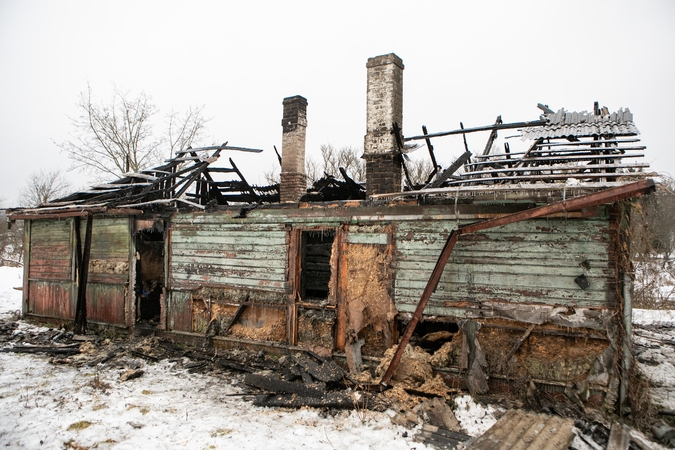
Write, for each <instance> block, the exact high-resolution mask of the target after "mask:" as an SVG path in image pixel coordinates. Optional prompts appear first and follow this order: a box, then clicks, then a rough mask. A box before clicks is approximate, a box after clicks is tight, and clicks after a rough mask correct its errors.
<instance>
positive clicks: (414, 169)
mask: <svg viewBox="0 0 675 450" xmlns="http://www.w3.org/2000/svg"><path fill="white" fill-rule="evenodd" d="M406 167H407V168H408V175H410V181H411V182H412V184H413V185H420V184H425V183H426V182H427V178H429V175H430V174H431V172H432V171H433V170H434V165H433V164H432V163H431V160H429V159H411V160H409V161H406Z"/></svg>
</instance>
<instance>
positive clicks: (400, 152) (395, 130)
mask: <svg viewBox="0 0 675 450" xmlns="http://www.w3.org/2000/svg"><path fill="white" fill-rule="evenodd" d="M392 133H394V137H395V138H396V148H397V150H398V155H399V158H401V166H403V173H404V174H405V181H406V183H408V187H409V188H410V189H414V185H413V183H412V181H411V180H410V174H409V173H408V165H407V164H406V163H405V156H403V137H402V134H401V128H400V127H399V125H398V123H397V122H394V123H393V125H392Z"/></svg>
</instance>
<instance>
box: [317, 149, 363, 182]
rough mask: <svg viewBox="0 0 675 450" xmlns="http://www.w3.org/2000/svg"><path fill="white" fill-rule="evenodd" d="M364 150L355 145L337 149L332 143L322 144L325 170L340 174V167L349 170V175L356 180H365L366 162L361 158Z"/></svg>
mask: <svg viewBox="0 0 675 450" xmlns="http://www.w3.org/2000/svg"><path fill="white" fill-rule="evenodd" d="M362 153H363V151H362V150H357V149H356V148H354V147H350V146H347V147H340V148H339V149H336V148H335V147H333V146H332V145H331V144H326V145H322V146H321V158H322V160H323V161H322V162H323V172H325V173H327V174H329V175H333V176H339V174H340V167H343V168H344V169H345V170H346V171H347V175H349V176H350V177H351V178H353V179H354V180H356V181H365V179H366V162H365V160H363V159H362V158H361V154H362Z"/></svg>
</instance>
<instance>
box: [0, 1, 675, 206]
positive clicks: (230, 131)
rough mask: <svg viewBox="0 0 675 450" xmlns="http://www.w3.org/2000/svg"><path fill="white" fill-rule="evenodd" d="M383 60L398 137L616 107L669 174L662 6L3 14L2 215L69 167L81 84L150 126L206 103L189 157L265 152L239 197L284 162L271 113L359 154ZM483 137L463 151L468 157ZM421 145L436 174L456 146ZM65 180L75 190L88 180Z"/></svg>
mask: <svg viewBox="0 0 675 450" xmlns="http://www.w3.org/2000/svg"><path fill="white" fill-rule="evenodd" d="M390 52H393V53H396V54H397V55H398V56H400V57H401V58H402V59H403V62H404V64H405V71H404V119H403V132H404V135H406V136H411V135H416V134H420V131H421V126H422V125H426V126H427V127H428V129H429V132H436V131H444V130H453V129H456V128H459V122H460V121H461V122H463V123H464V125H465V126H466V127H473V126H480V125H487V124H490V123H492V122H494V120H495V118H496V116H497V115H499V114H501V115H502V117H503V120H504V121H505V122H517V121H524V120H535V119H537V118H538V117H539V113H540V111H539V110H538V109H537V108H536V104H537V103H538V102H541V103H545V104H548V105H549V106H550V107H551V108H552V109H554V110H557V109H559V108H561V107H564V108H565V109H567V110H572V111H583V110H592V107H593V102H594V101H596V100H597V101H599V102H600V104H601V105H602V106H607V107H608V108H609V110H610V111H615V110H617V109H619V108H620V107H624V108H625V107H629V108H630V110H631V111H632V112H633V113H634V115H635V124H636V125H637V127H638V128H639V129H640V131H641V133H642V134H641V136H640V137H641V138H642V142H643V144H644V145H647V152H646V161H647V162H649V163H650V164H651V167H652V169H654V170H656V171H659V172H668V173H671V174H675V156H673V152H675V149H673V145H672V139H671V138H670V134H672V130H673V125H672V124H671V123H670V122H668V121H669V117H670V114H672V113H669V112H668V111H669V110H670V107H671V106H672V105H673V104H675V2H674V1H672V0H663V1H648V0H647V1H639V2H638V1H589V0H584V1H569V0H567V1H564V2H560V1H558V2H542V1H466V2H451V1H438V2H431V1H429V2H427V1H417V2H398V1H393V0H388V1H381V2H380V1H364V0H360V1H354V2H352V1H344V0H343V1H340V2H318V1H312V2H310V1H307V2H301V1H260V2H256V1H236V2H235V1H224V2H215V1H213V2H199V1H190V2H172V1H167V0H162V1H138V0H136V1H119V0H116V1H105V2H103V1H92V0H88V1H79V0H74V1H63V0H61V1H31V0H20V1H19V0H0V67H1V69H0V99H1V102H2V103H1V106H0V147H1V148H2V155H3V157H4V164H3V168H4V170H3V171H2V176H0V197H2V198H3V199H4V206H12V205H13V204H14V202H15V201H16V198H17V194H18V191H19V189H20V188H21V187H23V186H24V184H25V180H26V178H27V176H28V175H29V174H30V173H31V172H35V171H38V170H40V169H52V168H62V169H64V170H65V169H67V168H68V167H69V164H70V161H69V160H68V158H67V155H65V154H63V153H60V151H59V149H58V147H57V146H56V145H55V144H54V141H55V142H62V141H64V140H65V139H67V138H68V134H69V132H71V131H72V128H71V125H70V122H69V118H68V117H74V116H76V115H77V109H76V102H77V100H78V96H79V93H80V92H82V91H84V90H85V89H86V87H87V83H89V84H90V85H91V87H92V89H93V92H94V95H95V96H96V97H97V98H99V99H101V100H106V99H109V98H110V93H111V91H112V86H113V83H114V84H116V85H117V86H118V87H119V88H120V89H122V90H125V91H130V92H131V93H132V94H134V93H136V94H137V93H139V92H141V91H144V92H145V93H146V94H148V95H150V96H151V97H152V99H153V102H154V104H155V105H156V106H157V107H158V108H159V109H160V110H161V111H163V112H168V111H169V110H170V109H172V108H173V109H175V110H178V111H183V110H185V109H187V108H188V107H189V106H190V105H194V106H201V105H203V106H204V114H205V115H206V116H207V117H209V118H211V121H210V122H209V124H208V132H207V138H206V139H205V140H204V142H202V143H201V144H204V145H209V144H212V143H222V142H224V141H229V143H230V144H231V145H238V146H247V147H256V148H262V149H264V152H263V153H262V154H260V155H254V156H253V155H245V154H241V153H232V154H228V155H226V156H231V157H232V158H233V159H234V160H235V162H236V163H237V164H238V165H239V166H240V168H242V169H243V172H244V174H245V175H246V176H247V178H249V179H250V180H252V181H254V182H263V179H262V177H261V176H260V175H261V174H262V171H263V170H268V169H269V168H271V167H273V165H274V164H275V162H276V156H275V155H274V151H273V147H272V146H273V145H276V146H277V147H278V148H281V131H282V130H281V114H282V104H281V102H282V100H283V98H284V97H288V96H292V95H302V96H304V97H305V98H307V99H308V102H309V106H308V123H309V125H308V129H307V149H308V153H309V154H310V155H314V154H317V153H318V149H319V147H320V146H321V144H326V143H330V144H333V145H335V146H338V147H340V146H347V145H350V146H358V147H362V146H363V135H364V134H365V101H366V99H365V93H366V68H365V65H366V61H367V59H368V57H372V56H377V55H381V54H385V53H390ZM162 117H163V116H162V115H160V116H158V119H159V122H158V126H157V127H156V131H157V132H158V133H159V132H160V131H161V130H160V126H159V125H162ZM509 134H514V133H513V132H508V131H507V132H504V135H509ZM486 139H487V135H476V136H472V138H471V140H470V141H469V146H470V148H471V150H473V151H481V150H482V146H484V142H485V140H486ZM434 144H435V147H436V149H437V154H438V156H439V159H440V160H441V161H450V160H451V159H452V158H453V157H456V156H458V155H459V154H461V153H462V151H463V144H462V141H461V138H458V137H447V138H440V139H437V140H436V141H435V142H434ZM512 148H513V145H512ZM425 153H426V152H424V151H418V152H416V156H417V157H423V156H424V154H425ZM417 154H419V155H417ZM67 176H68V178H69V179H70V180H71V182H72V183H73V185H74V187H75V188H80V187H84V186H86V184H87V183H88V181H89V178H88V176H87V174H86V173H81V172H68V173H67Z"/></svg>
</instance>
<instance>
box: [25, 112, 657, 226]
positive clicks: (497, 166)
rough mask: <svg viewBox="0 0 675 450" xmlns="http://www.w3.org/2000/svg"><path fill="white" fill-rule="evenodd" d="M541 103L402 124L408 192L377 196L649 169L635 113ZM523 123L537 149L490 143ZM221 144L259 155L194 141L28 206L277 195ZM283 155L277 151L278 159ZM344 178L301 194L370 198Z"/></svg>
mask: <svg viewBox="0 0 675 450" xmlns="http://www.w3.org/2000/svg"><path fill="white" fill-rule="evenodd" d="M539 107H540V108H542V109H543V110H544V114H543V115H541V117H540V120H538V121H532V122H518V123H503V122H502V120H501V116H500V117H498V118H497V121H496V122H495V124H494V125H489V126H484V127H476V128H466V129H465V128H462V129H459V130H454V131H447V132H439V133H427V132H426V127H423V130H424V134H423V135H420V136H413V137H409V138H405V137H404V136H403V135H402V134H401V132H400V130H399V129H398V125H397V124H393V126H392V133H394V134H396V137H397V142H398V147H399V151H400V155H401V159H402V165H403V170H404V173H405V174H406V178H407V182H406V183H405V186H404V192H391V193H384V194H378V195H373V196H372V197H373V198H377V197H396V196H401V195H419V194H448V193H450V195H452V194H453V193H455V195H457V193H459V191H460V190H462V191H464V190H467V189H468V190H472V191H476V190H490V191H496V190H509V191H518V190H523V191H527V190H531V189H538V188H542V187H544V188H547V189H551V188H556V187H560V188H564V187H567V186H574V187H584V188H591V189H593V188H596V189H601V188H607V187H611V186H616V185H620V184H623V183H625V182H629V181H635V180H636V179H643V178H646V177H647V176H652V175H653V174H651V173H647V172H645V169H647V168H648V167H649V164H648V163H645V162H642V160H641V158H643V157H644V153H643V151H644V150H645V146H643V145H639V142H640V140H639V139H638V138H637V135H638V134H639V131H638V129H637V127H636V126H635V124H634V123H633V114H632V113H631V112H630V111H629V110H628V109H625V110H624V109H619V110H618V111H616V112H613V113H610V112H609V111H608V109H607V108H606V107H603V108H598V106H597V103H596V106H595V111H594V112H591V113H589V112H585V111H584V112H570V111H565V110H564V109H560V110H559V111H557V112H555V113H554V112H553V111H552V110H550V109H548V107H546V106H543V105H539ZM504 129H518V130H519V131H520V133H521V134H520V136H521V137H522V139H523V140H531V141H532V144H531V146H530V147H529V148H528V149H527V150H526V151H522V152H511V151H510V146H509V144H508V143H505V144H504V150H503V151H501V152H494V151H493V150H494V142H495V140H496V139H497V133H498V131H499V130H504ZM478 131H490V136H489V138H488V142H487V144H486V146H485V150H484V151H483V152H482V153H481V154H475V153H472V152H470V151H469V149H468V146H467V145H466V139H465V140H464V143H465V152H464V153H463V154H462V155H461V156H459V157H458V158H457V159H456V160H455V161H454V162H453V163H452V164H451V165H450V166H449V167H447V168H445V169H443V168H441V167H440V166H437V165H436V158H435V155H434V148H433V145H432V143H431V139H432V138H434V139H436V138H440V137H443V136H449V135H459V134H462V135H465V134H467V133H472V132H478ZM415 140H424V141H425V142H426V146H427V149H428V151H429V156H430V158H431V160H432V163H433V166H434V169H433V171H432V172H431V173H430V174H429V176H428V177H427V181H426V183H423V184H413V183H412V182H411V181H410V178H409V177H407V167H406V163H405V159H406V158H405V157H404V156H405V155H404V154H403V153H405V152H407V151H409V150H410V148H411V146H410V145H409V144H406V142H410V141H415ZM223 151H243V152H253V153H260V152H262V150H259V149H250V148H245V147H234V146H228V145H227V143H225V144H223V145H221V146H211V147H202V148H194V149H193V148H188V149H185V150H182V151H179V152H178V153H177V154H176V156H175V157H174V158H172V159H168V160H166V161H165V164H163V165H161V166H158V167H154V168H151V169H147V170H143V171H141V172H140V173H129V174H126V175H125V176H124V177H122V178H120V179H118V180H116V181H113V182H110V183H106V184H99V185H95V186H92V187H91V188H90V189H89V190H87V191H82V192H75V193H73V194H71V195H69V196H67V197H63V198H60V199H57V200H54V201H50V202H48V203H45V204H43V205H40V206H39V207H38V208H34V209H24V210H23V211H22V212H23V213H24V214H26V213H32V214H48V213H51V214H54V213H58V212H61V211H68V210H71V211H72V210H88V211H90V212H96V211H97V210H101V211H106V210H110V209H111V208H114V209H122V210H124V209H129V210H131V209H134V208H136V209H144V210H148V209H153V208H161V209H167V208H172V207H173V208H178V207H179V206H180V207H187V208H197V209H206V207H207V205H228V204H233V203H234V204H241V203H252V204H261V203H276V202H279V190H280V188H279V184H273V185H269V186H256V185H251V184H249V183H248V182H247V181H246V178H245V177H244V175H243V174H242V173H241V171H240V170H239V169H238V167H237V166H236V165H235V163H234V161H233V160H232V158H228V162H229V166H225V167H222V166H220V167H217V166H216V165H215V164H214V163H215V162H216V161H219V160H220V156H221V153H222V152H223ZM279 160H280V161H281V157H279ZM340 172H341V174H340V175H341V177H342V179H343V180H344V181H341V180H339V179H337V178H335V177H334V176H333V175H337V174H326V176H325V177H324V178H322V179H320V180H318V181H317V182H315V183H314V185H313V186H312V187H310V188H309V189H308V190H307V194H306V195H304V196H303V197H302V198H301V201H310V202H311V201H335V200H348V199H358V200H360V199H365V198H366V195H365V189H364V187H363V184H361V183H357V182H355V181H354V180H352V179H351V178H350V177H349V176H348V175H347V173H346V171H345V170H343V169H341V170H340Z"/></svg>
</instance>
